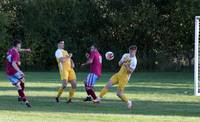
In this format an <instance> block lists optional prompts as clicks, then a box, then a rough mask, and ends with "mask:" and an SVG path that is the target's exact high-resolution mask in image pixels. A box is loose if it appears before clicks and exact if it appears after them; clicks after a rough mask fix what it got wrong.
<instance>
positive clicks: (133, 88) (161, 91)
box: [0, 86, 193, 95]
mask: <svg viewBox="0 0 200 122" xmlns="http://www.w3.org/2000/svg"><path fill="white" fill-rule="evenodd" d="M69 88H70V86H68V87H67V89H66V91H67V90H69ZM102 88H103V86H95V91H101V89H102ZM57 89H58V87H52V86H51V87H27V88H26V91H36V92H37V91H41V92H42V91H44V92H45V91H52V92H53V91H55V92H56V91H57ZM116 89H117V88H116V86H115V87H112V88H111V89H110V92H116ZM4 90H16V89H15V88H14V87H12V86H10V87H0V91H4ZM77 91H78V92H85V88H84V87H83V86H78V87H77ZM185 92H187V94H188V95H192V94H193V89H191V88H166V87H164V86H163V87H160V88H155V87H137V86H127V87H126V88H125V93H134V94H139V93H148V94H149V93H159V94H185Z"/></svg>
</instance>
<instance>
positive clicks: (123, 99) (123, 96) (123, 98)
mask: <svg viewBox="0 0 200 122" xmlns="http://www.w3.org/2000/svg"><path fill="white" fill-rule="evenodd" d="M119 98H120V99H121V100H122V101H124V102H128V98H127V97H126V96H125V95H122V96H120V97H119Z"/></svg>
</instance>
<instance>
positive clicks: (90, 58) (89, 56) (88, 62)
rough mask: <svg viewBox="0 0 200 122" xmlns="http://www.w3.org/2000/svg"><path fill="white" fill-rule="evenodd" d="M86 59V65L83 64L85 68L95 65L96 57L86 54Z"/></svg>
mask: <svg viewBox="0 0 200 122" xmlns="http://www.w3.org/2000/svg"><path fill="white" fill-rule="evenodd" d="M85 56H86V58H87V59H88V60H87V61H86V62H85V63H83V64H81V66H85V65H88V64H92V63H93V60H94V55H92V54H91V55H90V54H89V53H86V54H85Z"/></svg>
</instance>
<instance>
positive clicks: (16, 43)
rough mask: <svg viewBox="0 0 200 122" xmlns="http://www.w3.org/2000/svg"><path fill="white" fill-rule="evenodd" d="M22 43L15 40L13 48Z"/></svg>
mask: <svg viewBox="0 0 200 122" xmlns="http://www.w3.org/2000/svg"><path fill="white" fill-rule="evenodd" d="M20 43H21V40H19V39H14V40H13V46H14V47H16V46H17V45H18V44H20Z"/></svg>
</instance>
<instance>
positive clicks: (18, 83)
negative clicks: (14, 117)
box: [8, 73, 31, 107]
mask: <svg viewBox="0 0 200 122" xmlns="http://www.w3.org/2000/svg"><path fill="white" fill-rule="evenodd" d="M8 78H9V80H10V81H11V82H12V84H13V85H14V86H15V87H16V88H17V90H18V94H19V99H20V100H22V101H23V102H25V104H26V106H27V107H31V104H30V103H29V101H28V100H27V98H26V95H25V93H24V89H23V88H22V86H21V81H22V80H23V79H24V76H22V75H21V74H20V73H16V74H15V75H13V76H9V77H8Z"/></svg>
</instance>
